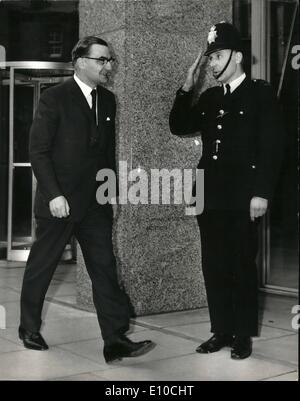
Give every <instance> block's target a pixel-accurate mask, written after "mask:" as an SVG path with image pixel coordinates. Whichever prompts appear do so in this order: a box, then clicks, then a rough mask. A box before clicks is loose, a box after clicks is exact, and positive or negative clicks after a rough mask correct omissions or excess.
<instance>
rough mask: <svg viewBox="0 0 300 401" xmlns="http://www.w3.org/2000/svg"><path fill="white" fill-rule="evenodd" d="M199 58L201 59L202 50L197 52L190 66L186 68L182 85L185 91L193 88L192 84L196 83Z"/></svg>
mask: <svg viewBox="0 0 300 401" xmlns="http://www.w3.org/2000/svg"><path fill="white" fill-rule="evenodd" d="M201 59H202V51H200V53H199V54H198V57H197V58H196V60H195V61H194V63H193V64H192V65H191V67H190V68H189V70H188V73H187V76H186V80H185V83H184V85H183V87H182V89H183V90H184V91H186V92H189V91H190V90H192V89H193V88H194V86H195V85H196V82H197V79H198V77H199V74H200V62H201Z"/></svg>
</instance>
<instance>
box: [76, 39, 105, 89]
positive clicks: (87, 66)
mask: <svg viewBox="0 0 300 401" xmlns="http://www.w3.org/2000/svg"><path fill="white" fill-rule="evenodd" d="M86 57H93V58H96V59H99V58H101V57H104V58H106V59H110V58H111V54H110V51H109V48H108V47H107V46H102V45H98V44H94V45H92V46H91V47H90V50H89V54H88V55H87V56H86ZM86 57H83V58H82V59H83V61H84V62H83V64H82V69H81V71H82V74H84V76H85V78H86V79H87V81H89V82H90V84H91V85H92V86H96V85H98V84H101V83H103V84H105V83H106V82H107V81H108V79H109V73H110V72H111V71H112V63H111V62H108V63H104V62H103V61H101V60H93V59H90V58H86Z"/></svg>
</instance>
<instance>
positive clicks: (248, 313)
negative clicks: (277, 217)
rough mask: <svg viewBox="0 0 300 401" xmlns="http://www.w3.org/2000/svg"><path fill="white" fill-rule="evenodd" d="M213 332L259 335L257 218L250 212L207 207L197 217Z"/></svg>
mask: <svg viewBox="0 0 300 401" xmlns="http://www.w3.org/2000/svg"><path fill="white" fill-rule="evenodd" d="M197 219H198V224H199V228H200V233H201V244H202V248H201V251H202V270H203V275H204V281H205V287H206V292H207V300H208V307H209V314H210V320H211V331H212V332H213V333H224V334H230V335H239V336H256V335H257V330H258V294H257V269H256V255H257V249H258V227H257V221H255V222H252V221H251V220H250V213H249V212H247V211H222V210H208V211H204V212H203V213H202V214H201V215H199V216H197Z"/></svg>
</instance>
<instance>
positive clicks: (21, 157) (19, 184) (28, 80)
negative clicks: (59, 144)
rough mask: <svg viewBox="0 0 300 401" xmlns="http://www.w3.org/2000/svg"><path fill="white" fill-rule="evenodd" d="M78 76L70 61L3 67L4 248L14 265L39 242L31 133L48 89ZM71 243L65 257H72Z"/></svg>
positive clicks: (0, 186)
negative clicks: (36, 234)
mask: <svg viewBox="0 0 300 401" xmlns="http://www.w3.org/2000/svg"><path fill="white" fill-rule="evenodd" d="M72 74H73V68H72V66H71V65H70V64H67V63H53V62H35V61H34V62H33V61H25V62H8V63H5V66H4V68H2V69H0V105H1V107H0V117H1V130H0V143H1V145H0V146H1V147H0V154H1V156H2V157H1V170H0V193H1V201H0V210H1V211H0V227H1V229H0V247H1V250H2V252H1V253H2V255H0V257H3V256H4V255H3V254H4V252H5V258H6V259H7V260H9V261H26V260H27V258H28V255H29V251H30V248H31V244H32V242H33V241H34V239H35V228H36V227H35V219H34V215H33V202H34V197H35V191H36V179H35V177H34V175H33V173H32V169H31V164H30V161H29V151H28V146H29V131H30V127H31V123H32V120H33V116H34V113H35V110H36V108H37V105H38V101H39V98H40V95H41V93H42V92H43V90H45V89H46V88H48V87H49V86H52V85H56V84H58V83H59V82H61V81H63V80H64V79H66V78H67V77H69V76H70V75H72ZM74 250H75V249H74V246H73V244H72V243H70V244H68V245H67V247H66V249H65V252H64V254H63V259H64V260H66V259H72V257H73V256H74Z"/></svg>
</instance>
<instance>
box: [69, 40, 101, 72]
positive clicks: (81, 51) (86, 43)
mask: <svg viewBox="0 0 300 401" xmlns="http://www.w3.org/2000/svg"><path fill="white" fill-rule="evenodd" d="M92 45H102V46H108V44H107V42H105V40H103V39H101V38H97V37H96V36H85V37H84V38H82V39H79V41H78V42H77V43H76V45H75V46H74V48H73V50H72V63H73V65H74V64H75V63H76V60H77V59H78V58H80V57H84V56H88V55H89V51H90V48H91V46H92Z"/></svg>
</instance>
